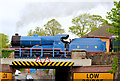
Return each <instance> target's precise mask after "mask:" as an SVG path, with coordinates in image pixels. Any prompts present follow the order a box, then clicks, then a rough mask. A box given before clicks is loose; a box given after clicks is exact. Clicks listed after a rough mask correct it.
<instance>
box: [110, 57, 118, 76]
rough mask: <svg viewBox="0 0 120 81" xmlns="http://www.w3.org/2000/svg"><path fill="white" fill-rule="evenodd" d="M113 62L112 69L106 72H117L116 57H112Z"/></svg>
mask: <svg viewBox="0 0 120 81" xmlns="http://www.w3.org/2000/svg"><path fill="white" fill-rule="evenodd" d="M113 62H114V63H113V64H112V67H111V69H112V70H108V72H110V73H111V74H113V73H116V72H118V71H119V70H118V67H119V65H118V59H117V57H116V56H114V58H113Z"/></svg>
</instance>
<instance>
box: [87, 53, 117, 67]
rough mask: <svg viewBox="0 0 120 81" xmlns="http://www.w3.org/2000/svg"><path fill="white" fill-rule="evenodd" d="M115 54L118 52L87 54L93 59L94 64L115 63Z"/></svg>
mask: <svg viewBox="0 0 120 81" xmlns="http://www.w3.org/2000/svg"><path fill="white" fill-rule="evenodd" d="M114 56H117V54H115V53H114V54H108V53H102V54H87V56H86V57H87V58H88V59H92V65H111V64H112V63H113V58H114Z"/></svg>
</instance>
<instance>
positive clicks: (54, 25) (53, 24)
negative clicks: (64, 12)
mask: <svg viewBox="0 0 120 81" xmlns="http://www.w3.org/2000/svg"><path fill="white" fill-rule="evenodd" d="M44 27H45V30H46V31H47V33H48V34H49V35H51V36H54V35H56V34H62V33H64V32H65V31H64V29H62V28H61V25H60V23H59V22H58V21H56V20H55V19H52V20H50V21H48V22H47V24H45V25H44Z"/></svg>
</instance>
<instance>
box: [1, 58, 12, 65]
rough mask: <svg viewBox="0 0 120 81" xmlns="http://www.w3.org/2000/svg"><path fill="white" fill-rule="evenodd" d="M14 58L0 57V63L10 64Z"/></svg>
mask: <svg viewBox="0 0 120 81" xmlns="http://www.w3.org/2000/svg"><path fill="white" fill-rule="evenodd" d="M12 61H14V58H0V64H12Z"/></svg>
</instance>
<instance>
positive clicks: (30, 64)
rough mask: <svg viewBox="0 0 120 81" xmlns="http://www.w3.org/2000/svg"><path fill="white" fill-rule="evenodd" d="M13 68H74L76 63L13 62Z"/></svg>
mask: <svg viewBox="0 0 120 81" xmlns="http://www.w3.org/2000/svg"><path fill="white" fill-rule="evenodd" d="M12 66H74V62H33V61H12Z"/></svg>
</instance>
